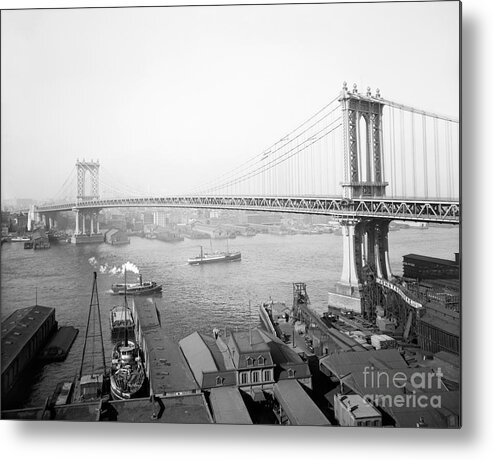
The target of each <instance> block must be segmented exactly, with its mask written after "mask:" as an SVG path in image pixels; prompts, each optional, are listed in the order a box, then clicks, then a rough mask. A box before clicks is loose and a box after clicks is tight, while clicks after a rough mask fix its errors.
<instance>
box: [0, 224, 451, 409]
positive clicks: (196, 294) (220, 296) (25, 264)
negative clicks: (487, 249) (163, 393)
mask: <svg viewBox="0 0 493 460" xmlns="http://www.w3.org/2000/svg"><path fill="white" fill-rule="evenodd" d="M201 242H202V244H206V245H208V241H206V240H187V239H186V240H185V241H182V242H176V243H167V242H163V241H159V240H149V239H143V238H138V237H132V238H131V243H130V244H128V245H124V246H110V245H106V244H99V245H86V246H84V245H81V246H76V245H72V244H66V245H52V247H51V248H50V249H48V250H38V251H33V250H25V249H24V248H23V244H22V243H6V244H3V245H2V249H1V256H2V257H1V307H2V320H3V319H4V318H5V317H6V316H7V315H9V314H10V313H12V312H13V311H14V310H16V309H18V308H23V307H26V306H31V305H34V304H35V296H36V293H35V292H36V288H37V295H38V304H39V305H44V306H48V307H55V309H56V319H57V321H58V323H59V325H71V326H74V327H76V328H79V330H80V332H79V335H78V337H77V339H76V341H75V342H74V345H73V347H72V349H71V351H70V354H69V355H68V358H67V360H66V361H65V362H61V363H52V364H47V365H45V366H43V367H40V368H37V369H36V370H35V372H34V373H33V375H32V377H31V379H32V382H31V383H30V384H29V385H30V396H29V397H28V398H27V399H26V400H24V401H23V404H22V405H23V406H25V407H29V406H35V405H40V404H43V402H44V400H45V399H46V398H47V397H48V396H50V395H51V393H52V392H53V390H54V388H55V386H56V384H57V383H58V382H59V381H64V380H71V379H72V378H73V376H74V375H75V373H76V372H77V370H78V368H79V366H80V360H81V353H82V347H83V343H84V335H85V329H86V322H87V314H88V310H89V304H90V298H91V287H92V279H93V275H92V272H93V271H94V267H93V266H92V265H91V264H90V263H89V259H90V258H95V260H96V261H97V262H96V263H97V265H99V266H103V265H107V266H118V267H120V266H121V265H122V264H124V263H125V262H132V263H133V264H135V265H136V266H137V267H138V268H139V270H140V273H142V275H143V279H144V281H146V280H154V281H157V282H159V283H162V284H163V295H162V297H156V298H155V299H154V300H155V302H156V306H157V309H158V311H159V313H160V316H161V321H162V327H163V330H164V333H165V334H168V336H169V337H171V338H172V339H174V340H175V341H178V340H180V339H181V338H183V337H185V336H187V335H188V334H190V333H192V332H194V331H196V330H198V331H200V332H203V333H205V334H211V333H212V329H213V328H215V327H218V328H221V329H223V328H225V327H227V328H230V329H234V328H238V329H242V328H243V329H244V328H246V327H248V324H252V325H257V324H258V322H259V320H258V309H257V307H256V305H258V304H259V303H261V302H263V301H266V300H268V299H269V298H272V299H273V300H276V301H284V302H286V303H287V304H290V303H291V301H292V283H293V282H304V283H306V285H307V291H308V295H309V296H310V299H311V303H312V306H313V307H314V308H315V309H317V310H318V311H320V312H322V311H324V310H325V308H326V305H327V291H328V289H329V287H331V286H333V285H334V283H335V282H337V281H338V279H339V277H340V274H341V269H342V238H341V236H338V235H335V234H322V235H292V236H276V235H263V234H262V235H256V236H255V237H238V238H236V239H234V240H230V242H229V247H230V249H231V250H241V252H242V260H241V261H239V262H231V263H226V264H212V265H202V266H189V265H187V263H186V260H187V258H188V257H191V256H195V255H196V254H197V253H198V252H199V250H200V249H199V244H201ZM225 246H226V242H225V241H222V240H217V241H215V242H214V250H222V249H225ZM389 247H390V254H391V265H392V269H393V272H394V273H396V274H400V273H401V272H402V256H403V255H404V254H408V253H417V254H424V255H428V256H433V257H442V258H447V259H453V258H454V252H458V250H459V229H458V228H443V227H430V228H429V229H427V230H419V229H412V228H410V229H402V230H399V231H394V232H390V234H389ZM128 278H129V279H128V281H129V282H131V281H132V282H133V281H137V276H136V275H133V274H132V273H129V274H128ZM132 278H133V279H132ZM121 281H122V278H121V277H119V276H116V275H109V274H98V291H99V302H100V309H101V320H102V325H103V338H104V347H105V355H106V356H107V357H109V354H110V351H111V349H112V342H111V337H110V331H109V311H110V310H111V308H112V307H113V306H115V305H117V304H118V303H119V302H121V301H122V298H121V297H118V296H113V295H111V294H110V286H111V284H112V283H115V282H121ZM249 302H250V303H251V307H249Z"/></svg>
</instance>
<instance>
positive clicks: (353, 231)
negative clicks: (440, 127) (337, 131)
mask: <svg viewBox="0 0 493 460" xmlns="http://www.w3.org/2000/svg"><path fill="white" fill-rule="evenodd" d="M339 101H340V103H341V107H342V113H343V136H344V152H343V153H344V178H343V183H342V187H343V197H344V198H345V199H346V200H347V202H348V203H350V202H351V200H352V199H355V198H382V197H384V196H385V188H386V186H387V185H388V183H387V182H385V180H384V164H383V150H382V116H383V108H384V105H385V104H384V101H383V100H382V98H381V96H380V90H378V89H377V91H376V94H375V95H374V96H373V95H372V94H371V90H370V88H368V89H367V92H366V94H360V93H358V90H357V86H356V85H354V86H353V89H352V91H349V90H348V88H347V84H346V83H345V82H344V85H343V88H342V92H341V97H340V99H339ZM339 223H340V225H341V229H342V235H343V268H342V275H341V279H340V281H339V282H338V283H337V284H336V286H335V292H329V305H332V306H336V307H340V308H348V309H351V310H355V311H358V312H359V311H361V288H362V284H361V281H362V279H363V276H364V272H363V269H364V268H370V269H371V271H373V272H374V273H375V275H376V276H378V277H381V278H388V277H390V276H391V271H390V262H389V257H388V230H389V223H390V220H388V219H378V218H365V219H362V218H351V219H341V220H340V221H339Z"/></svg>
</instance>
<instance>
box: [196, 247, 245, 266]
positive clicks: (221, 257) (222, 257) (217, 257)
mask: <svg viewBox="0 0 493 460" xmlns="http://www.w3.org/2000/svg"><path fill="white" fill-rule="evenodd" d="M236 260H241V252H240V251H236V252H230V251H229V249H228V251H226V252H213V253H206V252H204V249H203V247H202V246H200V254H199V255H198V256H196V257H190V258H189V259H188V264H189V265H202V264H210V263H216V262H233V261H236Z"/></svg>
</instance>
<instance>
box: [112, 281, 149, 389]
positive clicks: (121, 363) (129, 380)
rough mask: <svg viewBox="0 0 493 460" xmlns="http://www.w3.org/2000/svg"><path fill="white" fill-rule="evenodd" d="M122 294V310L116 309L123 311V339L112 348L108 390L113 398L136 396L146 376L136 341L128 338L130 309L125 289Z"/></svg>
mask: <svg viewBox="0 0 493 460" xmlns="http://www.w3.org/2000/svg"><path fill="white" fill-rule="evenodd" d="M125 278H126V274H125ZM125 285H126V283H125ZM124 295H125V304H124V306H123V310H119V311H118V313H119V314H120V313H123V320H122V325H123V327H122V328H121V331H120V332H121V334H122V336H123V339H122V340H120V341H118V342H117V343H116V345H115V347H114V348H113V354H112V360H111V373H110V391H111V396H112V397H113V399H130V398H133V397H136V396H137V395H139V394H140V392H141V390H142V388H143V386H144V381H145V378H146V375H145V371H144V365H143V363H142V359H141V353H140V349H139V347H138V345H137V342H136V341H134V340H130V339H129V330H128V327H127V325H128V324H129V323H128V321H127V315H128V313H130V309H129V308H128V306H127V292H126V289H124ZM112 312H113V310H112Z"/></svg>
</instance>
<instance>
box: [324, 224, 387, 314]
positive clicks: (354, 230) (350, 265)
mask: <svg viewBox="0 0 493 460" xmlns="http://www.w3.org/2000/svg"><path fill="white" fill-rule="evenodd" d="M389 224H390V220H389V219H351V220H341V221H340V225H341V229H342V240H343V242H342V247H343V265H342V274H341V279H340V280H339V281H338V282H337V283H336V285H335V288H334V290H333V291H331V292H329V305H330V306H334V307H338V308H346V309H350V310H353V311H357V312H361V289H362V284H361V282H362V279H363V277H364V269H365V268H369V269H371V270H372V272H373V273H374V275H375V276H377V277H378V278H383V279H389V278H391V277H392V271H391V267H390V259H389V243H388V233H389Z"/></svg>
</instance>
